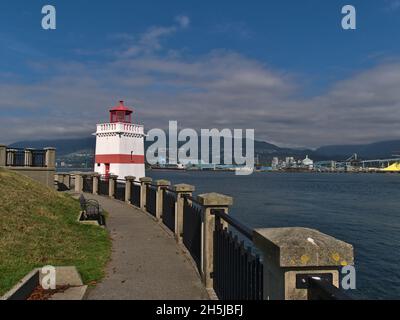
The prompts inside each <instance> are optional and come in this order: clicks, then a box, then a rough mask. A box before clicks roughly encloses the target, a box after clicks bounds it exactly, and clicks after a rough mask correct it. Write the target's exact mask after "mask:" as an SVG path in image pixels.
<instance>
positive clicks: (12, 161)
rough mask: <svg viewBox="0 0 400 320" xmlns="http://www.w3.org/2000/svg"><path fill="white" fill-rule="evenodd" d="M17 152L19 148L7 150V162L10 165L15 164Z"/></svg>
mask: <svg viewBox="0 0 400 320" xmlns="http://www.w3.org/2000/svg"><path fill="white" fill-rule="evenodd" d="M16 152H17V150H15V149H8V150H7V160H6V163H7V164H8V166H11V167H13V166H15V153H16Z"/></svg>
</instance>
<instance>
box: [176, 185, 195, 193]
mask: <svg viewBox="0 0 400 320" xmlns="http://www.w3.org/2000/svg"><path fill="white" fill-rule="evenodd" d="M195 189H196V188H195V186H192V185H191V184H186V183H179V184H175V185H173V186H172V190H174V191H175V192H193V191H194V190H195Z"/></svg>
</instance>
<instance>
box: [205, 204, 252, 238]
mask: <svg viewBox="0 0 400 320" xmlns="http://www.w3.org/2000/svg"><path fill="white" fill-rule="evenodd" d="M211 214H213V215H215V216H216V217H218V218H221V219H223V220H225V221H226V222H228V223H229V224H230V225H231V226H232V227H234V228H235V229H236V230H238V231H239V232H240V233H242V234H243V235H244V236H245V237H246V238H248V239H249V240H251V241H253V230H252V229H250V228H249V227H247V226H245V225H244V224H242V223H241V222H239V221H237V220H236V219H234V218H232V217H231V216H230V215H228V214H226V213H225V212H224V211H223V210H217V209H215V210H211Z"/></svg>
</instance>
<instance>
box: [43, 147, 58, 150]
mask: <svg viewBox="0 0 400 320" xmlns="http://www.w3.org/2000/svg"><path fill="white" fill-rule="evenodd" d="M43 150H56V148H54V147H46V148H43Z"/></svg>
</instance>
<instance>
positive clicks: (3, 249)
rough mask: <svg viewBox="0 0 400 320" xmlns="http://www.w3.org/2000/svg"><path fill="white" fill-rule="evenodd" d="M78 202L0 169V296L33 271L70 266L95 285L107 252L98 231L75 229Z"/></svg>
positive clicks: (77, 226) (103, 235) (103, 233)
mask: <svg viewBox="0 0 400 320" xmlns="http://www.w3.org/2000/svg"><path fill="white" fill-rule="evenodd" d="M79 210H80V209H79V202H78V201H77V200H75V199H72V198H71V197H70V196H69V195H66V194H61V193H57V192H56V191H54V190H51V189H49V188H46V187H44V186H42V185H41V184H39V183H37V182H35V181H33V180H31V179H29V178H26V177H24V176H21V175H19V174H16V173H14V172H10V171H8V170H5V169H1V168H0V296H1V295H2V294H4V293H5V292H6V291H7V290H9V289H10V288H11V287H12V286H13V285H15V284H16V283H17V282H18V280H20V279H21V278H22V277H23V276H25V275H26V274H27V273H28V272H29V271H31V270H32V269H33V268H37V267H42V266H45V265H53V266H70V265H74V266H76V267H77V268H78V270H79V272H80V273H81V276H82V279H83V281H84V282H85V283H86V284H90V283H93V282H95V281H98V280H100V279H101V278H102V277H103V276H104V267H105V264H106V262H107V261H108V259H109V256H110V252H111V241H110V238H109V236H108V233H107V231H106V230H104V229H103V228H100V227H97V226H90V225H82V224H79V223H78V222H77V221H76V220H77V217H78V214H79Z"/></svg>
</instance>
